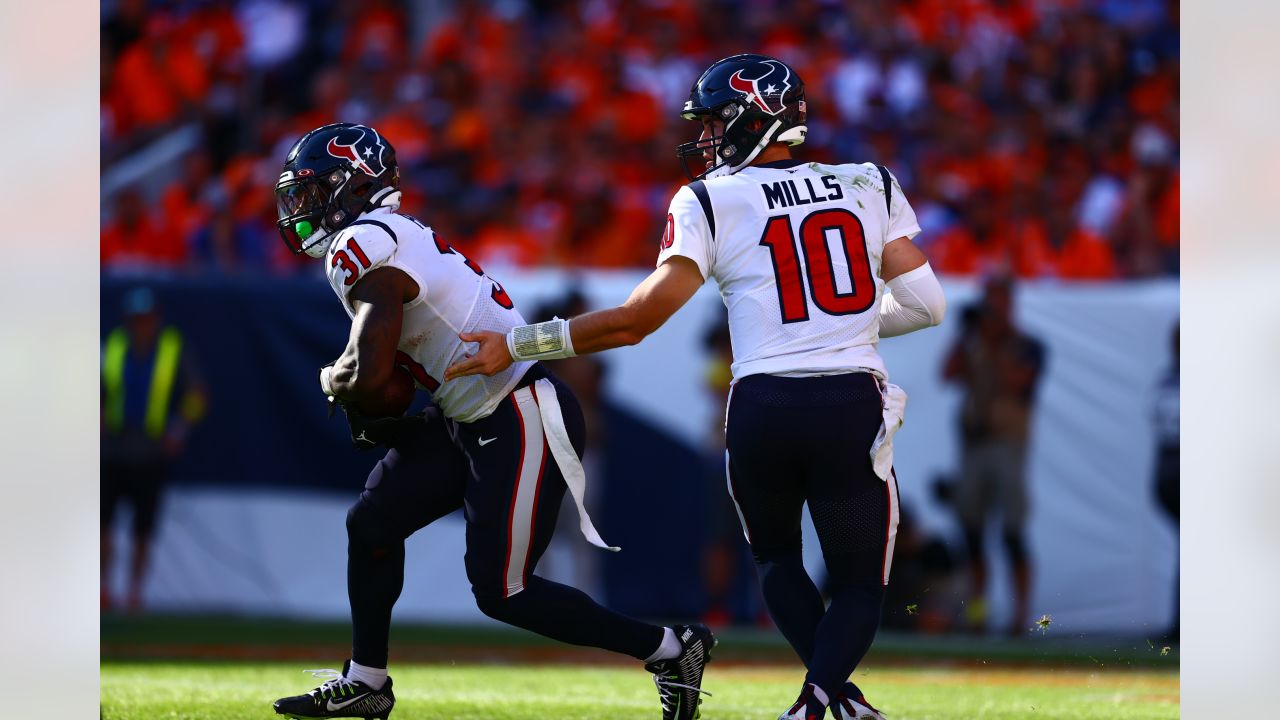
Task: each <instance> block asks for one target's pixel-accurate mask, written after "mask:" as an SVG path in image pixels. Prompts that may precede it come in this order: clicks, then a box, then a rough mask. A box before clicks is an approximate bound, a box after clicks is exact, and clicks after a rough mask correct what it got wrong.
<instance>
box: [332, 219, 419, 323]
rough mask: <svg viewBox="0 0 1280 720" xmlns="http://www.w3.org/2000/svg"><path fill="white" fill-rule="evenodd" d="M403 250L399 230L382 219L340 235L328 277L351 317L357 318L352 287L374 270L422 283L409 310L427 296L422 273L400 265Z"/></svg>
mask: <svg viewBox="0 0 1280 720" xmlns="http://www.w3.org/2000/svg"><path fill="white" fill-rule="evenodd" d="M399 249H400V248H399V238H398V237H397V236H396V233H395V231H394V230H393V229H392V227H391V226H390V225H389V224H388V223H386V222H381V221H379V220H374V219H361V220H357V221H356V222H354V223H352V224H350V225H348V226H347V227H345V228H343V229H342V230H341V231H340V232H339V233H338V237H337V238H335V239H334V242H333V244H332V245H330V246H329V252H328V254H327V255H326V256H325V274H326V275H327V276H328V278H329V285H330V287H332V288H333V291H334V292H335V293H337V294H338V297H339V298H341V299H342V304H343V306H344V307H346V309H347V313H348V314H351V315H354V309H353V308H352V307H351V298H350V294H351V288H353V287H355V285H356V282H357V281H359V280H360V278H362V277H364V276H365V275H367V274H368V273H369V272H370V271H372V270H375V269H377V268H380V267H382V266H384V265H386V266H390V267H394V268H396V269H398V270H400V271H402V272H404V273H405V274H407V275H408V276H409V277H411V278H413V280H414V282H416V283H417V284H418V297H417V298H415V299H414V300H413V301H412V302H409V303H406V304H405V307H406V308H408V307H412V306H413V305H416V304H417V303H418V302H420V301H421V299H422V298H423V297H424V296H425V295H426V292H427V287H426V284H425V283H424V282H423V279H422V277H421V276H420V274H419V273H417V272H416V271H415V270H414V269H413V268H412V267H410V265H409V264H408V263H403V262H400V260H399V257H398V253H399Z"/></svg>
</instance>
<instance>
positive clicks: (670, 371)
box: [148, 270, 1178, 634]
mask: <svg viewBox="0 0 1280 720" xmlns="http://www.w3.org/2000/svg"><path fill="white" fill-rule="evenodd" d="M495 275H497V276H499V277H502V278H503V279H504V282H505V284H506V286H507V288H508V290H509V291H510V293H511V295H512V297H513V298H515V300H516V302H517V303H518V304H519V306H520V307H521V308H522V309H523V310H524V311H525V312H526V313H531V312H533V309H534V308H535V307H536V306H537V305H539V304H540V303H541V302H543V301H544V300H547V299H551V298H553V297H555V296H557V295H559V294H560V293H563V292H564V291H565V290H566V289H567V288H568V286H569V284H570V283H571V282H581V283H582V287H583V289H584V291H585V292H586V294H587V296H588V297H589V298H590V300H591V301H592V303H593V304H595V305H597V306H600V305H604V304H607V303H618V302H621V301H622V300H624V299H625V298H626V296H627V295H628V294H629V293H630V291H631V289H632V288H633V287H634V286H635V284H636V282H637V281H638V280H639V279H640V278H641V277H643V274H641V273H634V272H625V273H593V274H591V275H584V276H579V277H575V278H574V279H570V278H568V277H567V276H565V275H562V274H559V273H555V272H539V273H532V274H529V273H524V274H522V273H516V272H510V271H506V272H504V271H501V270H495ZM945 285H946V288H947V295H948V300H949V303H950V308H951V311H952V314H951V315H950V316H949V318H948V322H947V323H944V325H943V326H942V327H940V328H934V329H930V330H927V331H923V332H919V333H915V334H913V335H909V336H905V337H900V338H892V339H889V340H886V341H885V342H884V343H883V344H882V346H881V352H882V353H883V354H884V356H885V359H886V361H887V363H888V366H889V368H890V373H891V375H892V379H893V381H894V382H896V383H897V384H899V385H901V386H902V387H903V388H905V389H906V391H907V392H908V393H909V395H910V401H909V404H908V411H907V421H906V425H905V427H904V428H903V430H902V431H901V432H900V433H899V434H898V436H897V439H896V441H895V449H896V453H895V458H896V466H897V469H898V476H899V480H900V487H901V493H902V498H903V501H904V503H907V504H909V505H910V506H911V507H912V508H913V509H914V510H915V511H916V512H917V516H918V517H919V518H920V521H921V524H922V526H923V527H924V528H926V529H927V530H930V531H932V532H936V533H941V534H943V535H945V536H947V537H948V538H953V539H956V540H957V541H958V537H959V536H958V530H957V528H956V526H955V524H954V521H953V520H952V518H951V514H950V511H949V509H948V508H947V507H946V506H944V505H941V504H939V503H937V502H936V501H935V500H934V499H933V497H932V493H931V490H930V485H931V483H932V481H933V479H934V478H935V477H936V476H939V475H941V474H947V473H951V472H953V468H954V467H955V465H956V462H957V459H958V445H957V438H956V436H955V418H956V413H957V405H958V400H959V396H958V393H957V392H956V391H955V390H953V389H951V388H948V387H946V386H944V385H943V384H942V382H941V380H940V376H939V375H940V368H941V364H942V361H943V358H944V356H945V353H946V351H947V349H948V347H949V345H950V342H951V341H952V339H953V333H954V332H955V331H956V329H957V328H958V326H959V310H960V308H961V307H962V306H963V305H965V304H966V303H968V302H969V301H971V300H972V299H973V298H975V297H976V295H977V288H976V286H975V285H974V284H972V283H968V282H959V281H957V282H948V283H945ZM1016 302H1017V311H1016V314H1017V319H1018V322H1019V324H1020V325H1021V326H1022V328H1023V329H1024V331H1025V332H1027V333H1029V334H1031V335H1034V336H1035V337H1037V338H1039V339H1040V340H1041V341H1042V342H1043V343H1044V344H1045V346H1046V349H1047V365H1046V371H1045V374H1044V376H1043V378H1042V385H1041V388H1040V394H1039V405H1038V408H1037V411H1036V416H1035V420H1034V430H1033V432H1034V435H1033V439H1032V449H1031V453H1030V459H1029V463H1030V468H1029V472H1030V474H1029V477H1030V495H1031V502H1032V511H1031V516H1030V549H1031V552H1032V553H1033V559H1034V562H1035V566H1036V574H1035V583H1034V596H1033V599H1032V608H1031V609H1032V612H1033V613H1035V614H1036V615H1039V614H1041V613H1048V614H1050V615H1052V616H1053V618H1054V627H1055V629H1056V630H1059V631H1061V632H1068V633H1069V632H1086V631H1091V632H1096V631H1106V632H1121V633H1126V634H1143V633H1148V632H1150V631H1151V630H1152V629H1158V628H1161V627H1163V626H1164V624H1165V623H1166V622H1167V621H1168V618H1169V612H1170V609H1171V608H1170V597H1169V595H1170V591H1171V588H1172V583H1173V572H1174V558H1175V555H1176V544H1175V536H1174V533H1173V530H1172V529H1171V528H1170V527H1169V526H1168V525H1167V523H1165V521H1164V520H1163V519H1162V518H1161V517H1160V516H1159V514H1158V512H1157V509H1156V507H1155V504H1154V501H1153V500H1152V491H1151V482H1152V478H1151V475H1152V472H1153V467H1152V465H1153V452H1154V435H1153V428H1152V421H1151V408H1152V404H1153V401H1154V397H1153V388H1154V386H1155V383H1156V381H1157V380H1158V378H1159V376H1160V375H1161V373H1162V372H1164V371H1165V369H1166V368H1167V366H1168V363H1169V356H1168V348H1169V341H1168V338H1169V332H1170V329H1171V328H1172V326H1173V324H1174V322H1176V317H1177V314H1178V286H1177V283H1176V282H1170V281H1161V282H1151V283H1130V284H1124V285H1078V284H1073V285H1069V286H1065V285H1050V284H1037V285H1026V286H1023V287H1022V288H1020V290H1019V293H1018V295H1017V301H1016ZM720 307H721V306H720V300H719V296H718V295H717V293H716V291H715V289H714V287H713V286H707V287H705V288H703V290H702V291H701V292H699V294H698V295H697V296H695V297H694V299H693V300H692V301H691V302H690V304H689V305H688V306H687V307H685V308H684V309H683V310H681V311H680V312H679V313H677V315H676V316H675V317H674V318H672V319H671V321H670V322H669V323H668V324H667V325H666V326H664V327H663V328H662V329H661V330H659V331H658V332H657V333H655V334H654V335H653V336H652V337H650V338H649V339H647V340H646V341H645V342H644V343H642V344H641V345H639V346H636V347H631V348H625V349H620V350H616V351H613V352H610V353H606V354H604V355H603V356H601V357H602V358H603V359H605V360H606V361H607V362H608V363H609V364H610V365H611V368H610V373H609V375H608V383H609V386H608V390H609V392H610V393H611V394H612V396H613V397H614V398H615V399H616V400H618V401H621V402H622V403H624V404H626V405H628V406H629V407H630V408H632V409H633V410H634V411H636V412H638V413H640V414H642V415H645V416H647V417H648V418H650V419H651V420H653V421H655V422H657V423H659V424H661V425H662V426H664V427H666V428H667V429H669V430H671V431H672V432H674V433H676V434H679V435H682V436H685V437H688V438H690V443H691V444H696V443H699V442H701V440H702V436H703V433H704V432H705V429H706V428H708V427H710V426H711V424H712V423H713V422H715V420H714V419H713V418H712V417H711V413H713V412H714V410H713V408H712V407H711V402H710V400H709V399H708V398H707V397H706V393H705V391H704V389H703V385H702V375H701V372H702V368H703V363H704V361H705V356H704V350H703V344H702V337H703V334H704V333H705V330H706V328H707V326H708V325H709V324H710V323H711V322H713V321H714V320H715V319H716V318H717V317H719V313H720V312H721V310H720ZM530 319H531V320H532V319H535V318H532V317H531V318H530ZM538 319H540V318H538ZM353 486H354V481H353ZM348 503H349V501H348V500H345V499H342V498H334V497H332V496H312V495H301V494H281V493H269V492H264V493H249V494H246V493H231V492H227V491H225V490H214V489H183V490H177V491H175V492H173V493H172V494H171V495H170V496H169V498H168V501H167V503H166V506H165V514H164V516H163V518H162V521H161V525H160V537H159V538H158V542H157V545H156V560H155V569H154V573H153V577H152V581H151V583H150V585H149V588H148V599H149V601H150V604H151V605H152V607H155V608H156V609H171V610H218V611H231V612H252V613H270V614H286V615H297V616H307V617H344V616H346V614H347V607H346V598H345V583H346V580H345V562H346V539H345V530H344V518H345V511H346V506H347V504H348ZM807 545H808V549H809V550H811V551H812V553H810V554H811V555H816V545H817V543H816V542H807ZM997 548H998V545H997V544H994V543H993V547H992V549H991V553H992V555H993V558H995V556H996V555H997ZM563 551H564V552H565V553H567V552H570V549H569V548H563ZM408 552H409V563H410V568H409V571H408V573H407V574H406V585H405V591H404V594H403V595H402V598H401V601H400V604H399V605H398V607H397V617H399V618H401V619H407V618H418V619H447V620H464V619H465V620H479V619H481V618H482V616H481V615H480V614H479V613H478V612H477V611H476V610H475V609H474V606H473V605H472V602H471V597H470V591H469V586H468V583H467V582H466V578H465V575H464V573H463V566H462V554H463V536H462V526H461V520H460V519H459V518H457V517H450V518H446V519H445V520H442V521H440V522H439V523H437V524H436V526H434V527H432V528H428V529H427V530H426V531H424V532H422V533H420V534H419V535H418V536H415V537H414V538H412V539H411V540H410V544H409V550H408ZM557 552H559V551H558V550H557V548H556V544H555V543H553V551H552V553H550V554H549V556H548V559H547V560H546V561H545V562H546V563H547V564H548V565H550V566H551V567H550V568H549V569H550V570H551V572H550V573H549V574H551V575H553V576H558V577H566V576H567V575H571V574H572V573H573V570H574V569H573V568H572V567H571V563H570V562H568V561H567V559H565V557H564V556H558V555H557ZM558 557H559V559H557V558H558ZM806 559H807V561H810V562H816V561H817V558H816V557H807V558H806ZM995 562H996V563H997V564H996V568H997V569H996V572H995V573H993V575H994V578H993V581H994V585H993V590H992V612H993V618H994V619H995V620H996V622H999V621H1000V618H1001V617H1003V615H1004V613H1006V612H1007V611H1008V603H1007V601H1006V595H1007V582H1006V581H1005V579H1004V577H1005V576H1004V573H1003V572H1002V569H1003V566H1002V565H1001V564H999V560H998V559H997V560H995Z"/></svg>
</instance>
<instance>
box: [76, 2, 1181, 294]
mask: <svg viewBox="0 0 1280 720" xmlns="http://www.w3.org/2000/svg"><path fill="white" fill-rule="evenodd" d="M1178 48H1179V38H1178V3H1177V2H1176V1H1174V0H1168V1H1165V0H957V1H952V0H903V1H902V2H889V1H887V0H823V1H819V2H805V3H793V2H785V1H783V0H744V1H743V2H725V1H723V0H635V1H630V2H624V1H623V0H582V1H579V2H573V1H561V2H557V1H555V0H491V1H489V2H454V3H449V2H441V1H439V0H399V1H397V0H367V1H365V2H342V3H327V2H320V1H319V0H240V1H238V2H229V1H218V0H188V1H186V2H181V1H175V0H170V1H153V2H147V1H146V0H116V1H115V2H106V3H104V4H103V13H102V64H101V67H102V81H101V150H102V172H103V198H102V199H103V225H102V228H103V229H102V262H103V265H104V267H105V268H109V269H113V270H115V269H120V270H127V269H136V268H156V267H159V268H169V269H182V270H186V269H195V270H201V271H215V272H272V273H291V272H296V271H298V270H299V269H300V268H302V267H304V265H303V263H302V261H300V260H299V259H297V258H294V257H292V256H290V255H289V254H288V252H287V250H286V249H285V247H284V244H283V243H282V242H280V240H279V238H278V235H277V234H276V230H275V205H274V202H273V201H272V186H273V184H274V182H275V179H276V177H277V176H278V174H279V169H280V166H281V164H282V162H283V159H284V155H285V152H286V151H287V149H288V147H289V146H290V145H291V144H292V143H293V142H294V141H295V140H296V139H297V138H298V137H299V136H300V135H301V134H302V133H304V132H306V131H308V130H310V129H312V128H314V127H316V126H318V125H321V124H324V123H327V122H331V121H335V120H346V121H353V122H360V123H366V124H370V125H372V126H374V127H375V128H377V129H378V130H379V131H380V132H382V133H383V134H384V135H385V136H386V137H387V139H388V140H389V141H390V142H391V143H392V144H393V145H394V147H395V148H396V151H397V156H398V159H399V162H400V167H401V175H402V184H403V186H404V189H405V199H404V208H403V209H404V211H406V212H408V213H410V214H413V215H415V216H417V217H419V218H420V219H421V220H422V221H423V222H424V223H426V224H428V225H431V226H433V227H434V228H436V229H437V230H438V231H439V232H441V233H442V234H443V235H444V236H445V237H446V238H447V239H448V241H449V242H450V243H451V244H452V245H454V246H455V247H458V248H460V249H462V250H464V251H465V252H466V253H467V254H468V255H470V256H472V257H475V258H476V259H477V260H479V261H480V262H482V263H493V264H509V265H517V266H524V267H529V266H547V265H550V266H566V267H582V266H593V267H643V266H651V264H652V262H653V260H654V258H655V257H656V252H657V242H658V238H659V237H660V235H661V224H660V221H661V219H662V218H663V217H664V213H665V208H666V204H667V202H668V201H669V200H670V197H671V194H672V193H673V192H674V191H675V189H676V188H678V187H679V185H680V184H681V183H683V182H685V181H686V180H685V178H684V177H683V174H682V173H681V171H680V167H679V164H678V163H677V162H676V159H675V150H674V149H675V146H676V145H677V144H678V143H680V142H683V141H686V140H689V139H692V138H693V137H694V136H696V134H697V132H698V130H699V129H698V128H697V127H696V126H695V125H694V124H693V123H689V122H686V121H683V120H681V119H680V118H679V115H678V111H679V109H680V107H681V105H682V103H683V101H684V99H685V98H686V97H687V94H688V90H689V86H690V85H691V84H692V82H693V81H694V80H695V79H696V78H697V75H698V74H699V73H700V72H701V70H702V69H703V68H704V67H705V66H706V65H707V64H709V63H710V62H711V61H713V60H715V59H718V58H720V57H723V56H726V55H731V54H734V53H739V52H760V53H764V54H768V55H773V56H776V57H779V58H782V59H784V60H786V61H787V62H789V63H791V64H792V65H793V66H794V67H795V68H796V69H797V70H798V72H799V73H800V75H801V77H803V78H804V79H805V80H806V82H807V85H806V90H807V94H808V100H809V137H808V141H807V142H806V143H805V145H804V146H802V147H801V148H800V149H799V152H800V154H801V156H802V157H805V158H807V159H813V160H820V161H826V162H863V161H875V162H879V163H884V164H887V165H888V166H889V167H890V168H891V169H892V170H894V172H895V173H896V174H897V175H898V176H899V178H900V180H901V182H902V185H903V187H904V189H905V191H906V192H907V195H908V197H909V198H910V199H911V200H912V203H913V205H914V206H915V208H916V211H917V213H918V215H919V216H920V224H921V226H922V227H924V228H925V231H924V233H923V234H921V235H920V236H919V238H917V243H918V244H920V245H921V247H922V248H923V249H924V250H925V252H926V253H927V254H928V255H929V256H930V258H931V260H932V262H933V264H934V267H935V269H937V270H939V271H941V272H944V273H952V274H990V273H995V272H1010V273H1013V274H1016V275H1017V276H1020V277H1024V278H1025V277H1057V278H1062V279H1069V280H1074V279H1107V278H1117V277H1148V276H1156V275H1170V274H1176V273H1177V272H1178V241H1179V229H1178V209H1179V194H1178V193H1179V190H1178V177H1179V175H1178V172H1179V171H1178V142H1179V140H1178V138H1179V128H1178V103H1179V100H1178V78H1179V49H1178ZM316 270H317V271H318V268H316Z"/></svg>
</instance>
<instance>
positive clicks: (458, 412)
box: [325, 208, 533, 422]
mask: <svg viewBox="0 0 1280 720" xmlns="http://www.w3.org/2000/svg"><path fill="white" fill-rule="evenodd" d="M383 265H389V266H391V267H394V268H398V269H400V270H402V271H404V272H405V273H406V274H408V275H409V277H411V278H413V279H414V282H416V283H417V284H418V296H417V297H415V298H414V299H413V300H411V301H409V302H407V303H405V304H404V325H403V327H402V328H401V330H400V344H399V346H398V347H397V352H396V362H397V363H399V364H400V365H403V366H405V367H406V368H408V370H409V371H410V372H411V373H412V374H413V378H414V381H415V382H416V383H417V385H418V387H420V388H422V389H424V390H427V391H429V392H430V393H431V397H432V400H433V401H434V402H435V404H436V405H437V406H439V408H440V410H441V412H443V413H444V415H445V417H448V418H452V419H453V420H456V421H458V422H474V421H476V420H479V419H481V418H484V417H487V416H488V415H489V414H490V413H492V412H493V411H494V408H496V407H497V406H498V403H500V402H502V399H503V398H505V397H506V396H507V393H509V392H511V390H512V388H514V387H515V386H516V384H517V383H518V382H519V381H520V378H522V377H524V373H525V371H526V370H528V369H529V366H530V365H532V364H533V363H531V362H516V363H512V365H511V367H509V368H507V369H506V370H504V371H502V372H500V373H498V374H497V375H494V376H493V377H486V376H484V375H469V376H467V377H462V378H458V379H456V380H449V381H447V382H445V381H443V380H442V379H441V378H443V377H444V371H445V368H447V367H449V366H450V365H452V364H453V363H454V361H456V360H459V359H461V358H462V357H463V356H464V355H465V354H466V350H467V348H465V347H464V345H470V346H471V349H474V347H475V346H474V343H463V342H462V341H461V340H459V339H458V333H461V332H475V331H483V330H489V331H493V332H499V333H503V334H506V332H507V331H508V330H510V329H511V328H513V327H516V326H517V325H524V324H525V321H524V318H523V317H521V315H520V312H519V311H518V310H516V309H515V306H514V304H513V303H512V302H511V298H509V297H508V296H507V293H506V291H505V290H503V288H502V285H500V284H499V283H498V281H496V280H494V279H492V278H490V277H488V276H487V275H485V274H484V271H483V270H481V269H480V266H478V265H476V264H475V263H474V262H473V261H471V260H469V259H467V258H466V257H465V256H463V255H462V254H461V253H459V252H457V251H456V250H454V249H453V248H451V247H449V245H448V244H446V243H445V242H444V241H443V240H441V239H440V238H438V237H437V236H436V234H435V233H434V232H432V230H431V228H428V227H426V226H424V225H423V224H422V223H419V222H418V221H417V220H415V219H413V218H411V217H409V216H408V215H400V214H398V213H394V212H392V211H391V210H390V209H388V208H379V209H377V210H373V211H372V212H368V213H365V214H363V215H361V216H360V217H359V219H357V220H356V221H355V222H353V223H352V224H350V225H348V226H347V227H346V228H343V229H342V230H341V231H340V232H339V233H338V234H337V236H336V237H335V238H334V241H333V243H332V244H331V245H330V246H329V252H328V253H327V254H326V255H325V272H326V274H327V275H328V276H329V285H330V287H332V288H333V291H334V292H335V293H337V294H338V297H339V298H341V299H342V306H343V307H344V308H346V310H347V314H348V315H350V316H351V317H352V318H354V317H355V311H354V310H353V309H352V307H351V299H350V297H349V296H348V295H349V293H350V292H351V288H352V287H354V286H355V284H356V281H357V280H359V279H360V277H361V276H363V275H364V274H365V273H367V272H369V271H370V270H372V269H374V268H377V267H381V266H383Z"/></svg>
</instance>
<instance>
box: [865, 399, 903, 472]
mask: <svg viewBox="0 0 1280 720" xmlns="http://www.w3.org/2000/svg"><path fill="white" fill-rule="evenodd" d="M880 396H881V398H883V405H884V410H883V414H882V419H881V421H880V432H878V433H876V439H875V441H873V442H872V443H871V467H872V468H874V469H875V471H876V475H878V476H879V477H880V479H881V480H885V481H887V480H888V479H889V473H891V472H893V436H894V434H895V433H897V432H898V428H900V427H902V421H903V418H904V417H905V415H906V413H907V392H906V391H905V390H903V389H902V388H900V387H898V386H897V385H894V384H893V383H887V382H883V381H881V382H880Z"/></svg>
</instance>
